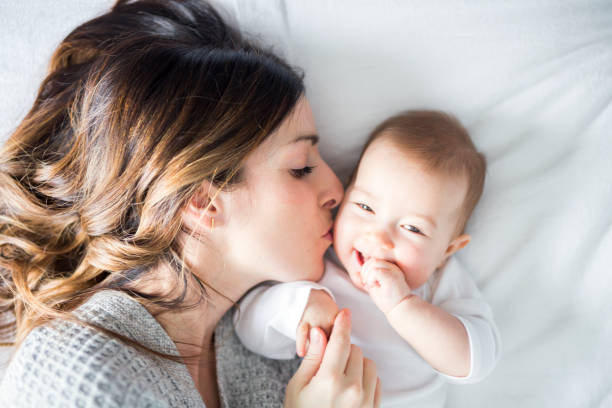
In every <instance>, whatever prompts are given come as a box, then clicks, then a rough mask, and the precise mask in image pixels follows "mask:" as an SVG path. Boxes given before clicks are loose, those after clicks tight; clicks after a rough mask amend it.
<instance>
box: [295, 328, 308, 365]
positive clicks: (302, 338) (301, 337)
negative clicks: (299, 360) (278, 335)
mask: <svg viewBox="0 0 612 408" xmlns="http://www.w3.org/2000/svg"><path fill="white" fill-rule="evenodd" d="M309 333H310V325H309V324H308V323H306V322H304V323H300V325H299V326H298V329H297V338H296V342H295V348H296V352H297V355H298V356H300V357H304V356H305V355H306V350H308V334H309Z"/></svg>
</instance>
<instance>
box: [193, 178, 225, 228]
mask: <svg viewBox="0 0 612 408" xmlns="http://www.w3.org/2000/svg"><path fill="white" fill-rule="evenodd" d="M218 195H219V190H218V189H217V188H216V187H214V186H213V185H212V184H211V183H210V182H208V181H205V182H203V183H202V185H201V186H200V188H199V189H198V191H196V192H195V194H194V195H193V196H191V198H190V199H189V201H188V203H187V205H186V206H185V208H184V209H183V221H184V222H185V223H186V224H187V226H188V227H189V228H190V229H193V230H195V231H200V232H204V231H209V232H212V231H214V229H215V227H219V226H221V225H223V211H222V205H221V200H220V197H218Z"/></svg>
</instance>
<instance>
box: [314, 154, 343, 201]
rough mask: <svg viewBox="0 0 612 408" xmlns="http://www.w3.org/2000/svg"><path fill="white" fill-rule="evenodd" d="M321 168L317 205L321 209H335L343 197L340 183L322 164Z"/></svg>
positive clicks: (329, 169)
mask: <svg viewBox="0 0 612 408" xmlns="http://www.w3.org/2000/svg"><path fill="white" fill-rule="evenodd" d="M321 167H323V168H322V169H321V170H322V172H321V173H322V177H323V182H322V183H321V185H322V187H323V188H322V189H321V194H320V196H319V203H320V205H321V207H323V208H325V209H328V210H331V209H332V208H334V207H336V206H337V205H338V204H340V201H342V196H343V195H344V189H343V188H342V183H340V180H339V179H338V177H337V176H336V173H334V171H333V170H332V169H331V168H330V167H329V166H328V165H327V163H324V164H323V165H322V166H321Z"/></svg>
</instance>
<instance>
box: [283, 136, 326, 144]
mask: <svg viewBox="0 0 612 408" xmlns="http://www.w3.org/2000/svg"><path fill="white" fill-rule="evenodd" d="M302 141H310V143H312V145H313V146H314V145H316V144H317V143H319V136H318V135H303V136H298V137H296V138H295V139H294V140H293V141H291V142H290V143H297V142H302Z"/></svg>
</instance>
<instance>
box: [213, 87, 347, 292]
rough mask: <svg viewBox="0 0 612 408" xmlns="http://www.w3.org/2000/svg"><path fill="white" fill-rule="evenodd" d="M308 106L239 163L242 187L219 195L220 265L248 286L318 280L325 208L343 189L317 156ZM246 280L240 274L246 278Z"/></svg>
mask: <svg viewBox="0 0 612 408" xmlns="http://www.w3.org/2000/svg"><path fill="white" fill-rule="evenodd" d="M316 135H317V129H316V126H315V122H314V118H313V115H312V111H311V109H310V105H309V103H308V101H307V100H306V99H305V98H304V97H302V98H301V99H300V101H299V102H298V104H297V105H296V108H295V110H294V112H293V113H292V114H291V115H290V116H289V117H288V118H287V119H285V121H284V122H283V123H282V124H281V126H280V127H279V128H278V130H277V131H276V132H274V133H273V134H272V135H270V136H269V137H268V138H267V139H266V140H265V141H264V142H263V143H262V144H261V145H260V146H259V147H258V148H257V149H256V150H255V151H254V152H253V153H251V154H250V155H249V156H248V157H247V160H246V162H245V166H244V180H243V182H242V183H241V185H240V186H239V187H238V188H236V189H234V190H232V191H230V192H227V193H226V199H225V200H224V202H225V204H224V206H225V207H226V208H225V211H224V212H225V214H227V219H226V220H225V221H224V224H225V225H224V226H223V228H224V235H225V237H224V241H225V245H222V247H223V248H224V250H225V252H224V253H223V254H222V257H223V259H224V260H225V262H227V263H229V264H228V266H230V265H231V267H232V269H234V270H236V271H239V272H241V273H243V274H248V275H249V278H255V281H254V282H255V283H258V282H262V281H266V280H277V281H281V282H288V281H294V280H304V279H310V280H318V279H319V278H320V277H321V276H322V274H323V268H324V264H323V254H324V253H325V251H326V250H327V248H328V247H329V246H330V244H331V243H332V237H331V234H330V231H331V228H332V225H333V222H332V214H331V209H332V208H333V207H335V206H336V205H338V204H339V203H340V201H341V200H342V195H343V190H342V185H341V183H340V181H339V180H338V178H337V177H336V175H335V174H334V172H333V171H332V170H331V169H330V168H329V166H328V165H327V163H325V161H323V159H322V158H321V156H320V155H319V151H318V148H317V146H318V145H317V140H318V137H317V136H316ZM245 278H246V275H245Z"/></svg>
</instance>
